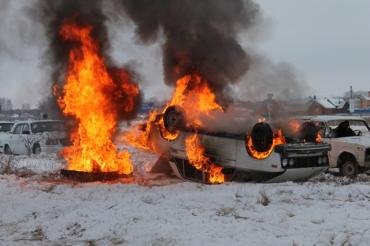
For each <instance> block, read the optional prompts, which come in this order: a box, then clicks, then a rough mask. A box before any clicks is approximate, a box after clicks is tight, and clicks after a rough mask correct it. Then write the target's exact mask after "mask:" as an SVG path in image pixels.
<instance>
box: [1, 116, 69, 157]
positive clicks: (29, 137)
mask: <svg viewBox="0 0 370 246" xmlns="http://www.w3.org/2000/svg"><path fill="white" fill-rule="evenodd" d="M67 144H68V139H67V137H66V133H65V131H64V126H63V124H62V122H60V121H56V120H39V121H20V122H16V123H15V124H14V125H13V127H12V129H11V130H10V131H9V132H7V133H5V134H2V135H0V152H2V153H5V154H16V155H25V154H31V153H32V154H40V153H41V152H45V153H57V152H58V151H60V150H61V149H62V148H63V146H66V145H67Z"/></svg>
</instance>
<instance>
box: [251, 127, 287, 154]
mask: <svg viewBox="0 0 370 246" xmlns="http://www.w3.org/2000/svg"><path fill="white" fill-rule="evenodd" d="M285 143H286V141H285V137H284V135H283V131H282V130H281V129H279V130H278V131H277V133H276V134H274V138H273V141H272V145H271V147H270V149H268V150H266V151H264V152H259V151H258V150H256V149H255V148H254V145H253V140H252V137H251V136H248V138H247V149H248V152H249V153H250V155H251V156H252V157H254V158H256V159H258V160H263V159H266V158H267V157H269V156H270V155H271V153H272V151H274V148H275V146H276V145H280V144H285Z"/></svg>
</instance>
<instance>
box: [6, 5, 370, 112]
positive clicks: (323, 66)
mask: <svg viewBox="0 0 370 246" xmlns="http://www.w3.org/2000/svg"><path fill="white" fill-rule="evenodd" d="M225 1H226V0H225ZM32 2H33V1H32V0H31V1H28V0H12V1H9V0H0V11H1V12H0V16H1V17H0V20H1V21H0V97H9V98H11V99H12V100H13V102H14V104H15V105H16V106H20V105H21V104H22V103H30V104H31V105H36V104H37V103H38V102H39V101H40V99H41V96H42V94H45V91H47V90H48V86H47V83H45V78H46V75H47V72H48V67H47V64H42V59H41V57H42V55H43V54H44V52H45V48H46V46H45V45H46V40H45V37H43V29H42V26H41V25H39V24H37V23H34V22H32V21H31V20H29V17H28V16H26V15H25V14H24V12H23V9H24V6H25V5H30V4H32ZM257 2H258V3H259V4H260V6H261V9H262V11H263V17H264V19H265V23H264V24H263V25H262V26H263V27H264V30H263V31H262V32H261V34H260V35H259V36H260V37H259V38H258V39H257V48H258V49H259V50H261V51H262V52H263V53H264V55H265V56H267V57H269V58H270V59H271V60H273V61H274V62H277V63H278V62H287V63H290V64H291V65H293V66H294V67H295V68H296V71H297V72H298V73H299V75H300V76H303V77H304V79H305V81H306V82H307V84H308V85H309V86H310V87H311V88H312V90H313V92H312V93H314V94H316V95H319V96H336V95H343V93H344V91H345V90H348V88H349V85H353V87H354V89H355V90H370V86H369V81H370V24H369V23H370V1H368V0H310V1H304V0H279V1H273V0H257ZM132 30H133V29H132V26H130V25H129V24H128V25H127V26H119V27H117V26H115V27H112V28H111V36H112V40H113V41H112V43H113V48H114V49H113V50H112V55H113V57H114V58H115V60H117V62H119V63H124V62H127V61H128V60H130V61H131V62H132V63H133V64H135V66H136V67H137V69H138V70H139V71H140V72H141V73H142V74H143V75H144V79H145V84H144V85H143V88H144V93H145V95H146V96H147V97H152V96H156V95H163V94H166V93H163V92H161V91H162V90H164V88H165V85H164V83H163V82H162V65H161V51H160V49H159V48H160V46H159V45H158V44H157V45H152V46H150V47H143V46H141V45H138V44H136V41H135V37H134V34H133V32H132ZM133 61H134V62H133ZM165 91H169V89H168V88H167V89H165Z"/></svg>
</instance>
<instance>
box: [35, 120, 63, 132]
mask: <svg viewBox="0 0 370 246" xmlns="http://www.w3.org/2000/svg"><path fill="white" fill-rule="evenodd" d="M31 129H32V132H33V133H40V132H53V131H63V130H64V127H63V124H62V123H61V122H51V121H47V122H35V123H31Z"/></svg>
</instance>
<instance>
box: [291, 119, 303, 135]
mask: <svg viewBox="0 0 370 246" xmlns="http://www.w3.org/2000/svg"><path fill="white" fill-rule="evenodd" d="M288 124H289V127H290V129H291V130H292V132H293V133H294V134H297V133H298V132H299V131H300V129H301V123H300V122H299V121H298V120H291V121H289V123H288Z"/></svg>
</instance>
